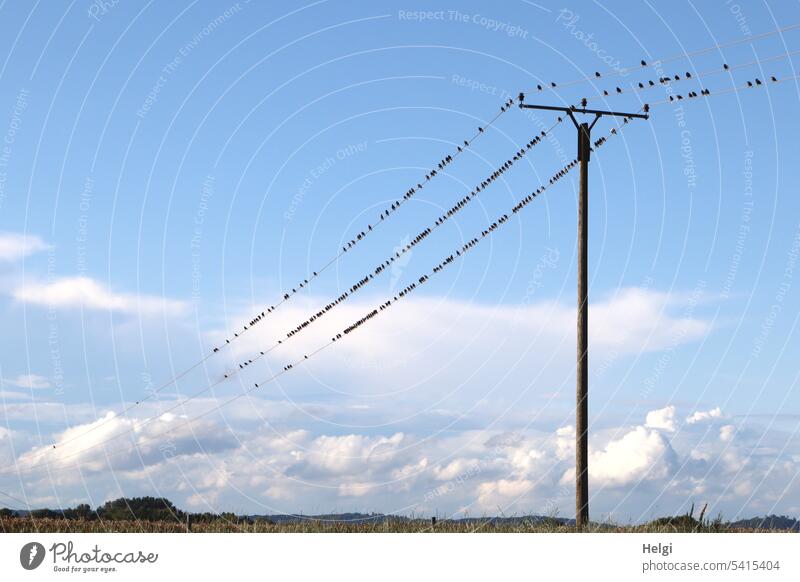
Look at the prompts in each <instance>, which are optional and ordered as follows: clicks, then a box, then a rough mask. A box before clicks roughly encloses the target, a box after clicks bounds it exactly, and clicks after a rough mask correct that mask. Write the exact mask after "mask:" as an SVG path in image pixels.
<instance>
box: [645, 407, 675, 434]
mask: <svg viewBox="0 0 800 582" xmlns="http://www.w3.org/2000/svg"><path fill="white" fill-rule="evenodd" d="M644 425H645V426H646V427H647V428H657V429H661V430H665V431H667V432H675V429H676V427H675V407H674V406H666V407H664V408H660V409H659V410H651V411H650V412H648V413H647V418H646V420H645V423H644Z"/></svg>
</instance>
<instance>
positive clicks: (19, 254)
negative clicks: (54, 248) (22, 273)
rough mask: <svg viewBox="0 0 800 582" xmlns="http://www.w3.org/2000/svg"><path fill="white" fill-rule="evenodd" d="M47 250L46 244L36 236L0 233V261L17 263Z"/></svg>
mask: <svg viewBox="0 0 800 582" xmlns="http://www.w3.org/2000/svg"><path fill="white" fill-rule="evenodd" d="M48 248H49V246H48V245H47V243H45V242H44V241H43V240H42V239H40V238H39V237H38V236H34V235H24V234H16V233H11V232H4V233H0V261H5V262H12V261H18V260H19V259H22V258H24V257H27V256H29V255H32V254H34V253H37V252H39V251H44V250H47V249H48Z"/></svg>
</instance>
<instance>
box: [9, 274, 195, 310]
mask: <svg viewBox="0 0 800 582" xmlns="http://www.w3.org/2000/svg"><path fill="white" fill-rule="evenodd" d="M13 296H14V298H15V299H17V300H18V301H22V302H25V303H31V304H34V305H44V306H47V307H56V308H57V307H81V306H82V307H83V308H84V309H102V310H109V311H120V312H125V313H140V314H143V315H148V314H160V313H166V314H181V313H184V312H185V311H186V310H187V309H188V305H187V304H186V303H185V302H183V301H178V300H175V299H168V298H165V297H157V296H153V295H135V294H130V293H118V292H114V291H112V290H111V289H109V288H108V287H107V286H105V285H103V284H102V283H99V282H97V281H95V280H94V279H91V278H89V277H64V278H61V279H57V280H55V281H51V282H47V283H43V282H30V283H25V284H23V285H21V286H19V287H17V288H16V289H14V291H13Z"/></svg>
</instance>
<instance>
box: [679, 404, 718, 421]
mask: <svg viewBox="0 0 800 582" xmlns="http://www.w3.org/2000/svg"><path fill="white" fill-rule="evenodd" d="M713 418H722V410H721V409H720V407H719V406H717V407H716V408H712V409H711V410H698V411H696V412H694V413H693V414H692V415H691V416H689V417H688V418H687V419H686V422H688V423H689V424H696V423H698V422H703V421H705V420H711V419H713Z"/></svg>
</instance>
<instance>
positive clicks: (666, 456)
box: [589, 426, 675, 487]
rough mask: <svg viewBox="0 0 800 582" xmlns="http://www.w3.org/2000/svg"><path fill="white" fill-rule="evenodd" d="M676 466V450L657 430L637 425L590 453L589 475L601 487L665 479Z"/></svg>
mask: <svg viewBox="0 0 800 582" xmlns="http://www.w3.org/2000/svg"><path fill="white" fill-rule="evenodd" d="M674 466H675V451H673V449H672V446H671V445H670V444H669V442H668V441H667V439H665V438H664V436H663V435H662V434H661V433H660V432H659V431H657V430H651V429H648V428H646V427H644V426H637V427H636V428H634V429H633V430H631V431H630V432H628V433H627V434H625V435H624V436H623V437H622V438H621V439H618V440H614V441H611V442H610V443H608V445H606V447H605V448H604V449H603V450H601V451H597V452H595V453H593V454H591V455H590V459H589V477H590V479H592V481H593V482H594V483H597V484H599V485H601V486H610V487H623V486H628V485H632V484H634V483H636V482H637V481H639V480H642V479H651V480H652V479H663V478H665V477H667V476H668V475H669V474H670V473H671V472H672V470H673V469H674Z"/></svg>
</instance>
